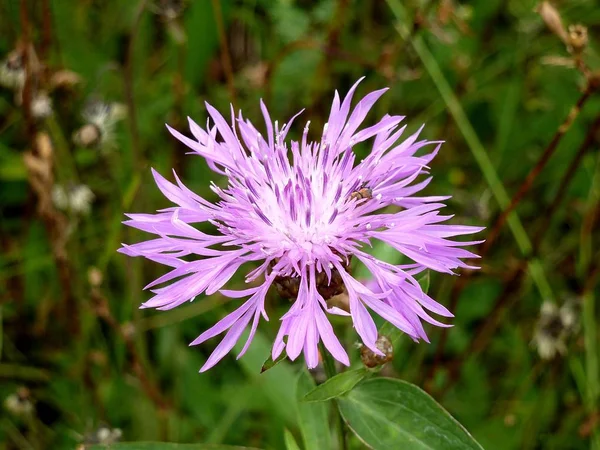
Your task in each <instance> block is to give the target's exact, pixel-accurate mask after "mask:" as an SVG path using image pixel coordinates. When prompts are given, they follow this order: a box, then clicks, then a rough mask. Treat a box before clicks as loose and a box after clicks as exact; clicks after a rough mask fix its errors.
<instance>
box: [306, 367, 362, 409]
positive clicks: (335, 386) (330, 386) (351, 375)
mask: <svg viewBox="0 0 600 450" xmlns="http://www.w3.org/2000/svg"><path fill="white" fill-rule="evenodd" d="M368 375H369V372H368V371H367V369H364V368H360V369H356V370H348V371H346V372H342V373H340V374H337V375H336V376H334V377H332V378H329V379H328V380H327V381H325V383H323V384H320V385H319V386H317V387H316V388H314V389H313V390H312V391H310V392H309V393H308V394H306V395H305V396H304V398H303V399H302V400H303V401H305V402H324V401H327V400H331V399H332V398H336V397H339V396H340V395H344V394H345V393H346V392H348V391H350V390H351V389H352V388H354V386H356V385H357V384H358V383H360V382H361V381H362V380H363V379H364V378H365V377H367V376H368Z"/></svg>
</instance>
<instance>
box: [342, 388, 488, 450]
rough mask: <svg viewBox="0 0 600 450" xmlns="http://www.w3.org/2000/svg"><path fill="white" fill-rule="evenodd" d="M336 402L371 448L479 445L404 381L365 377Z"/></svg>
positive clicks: (431, 449) (430, 449)
mask: <svg viewBox="0 0 600 450" xmlns="http://www.w3.org/2000/svg"><path fill="white" fill-rule="evenodd" d="M338 404H339V408H340V411H341V413H342V416H343V417H344V420H345V421H346V422H347V423H348V426H349V427H350V428H351V429H352V431H353V432H354V433H356V435H357V436H358V437H359V438H360V439H361V440H362V441H363V442H364V443H365V444H367V445H368V446H369V447H371V448H373V449H390V448H409V449H411V450H420V449H427V450H436V449H440V450H453V449H457V450H458V449H461V450H464V449H478V450H481V449H482V447H481V446H480V445H479V444H478V443H477V442H476V441H475V440H474V439H473V437H472V436H471V435H470V434H469V433H468V432H467V430H465V429H464V428H463V426H462V425H461V424H459V423H458V422H457V421H456V419H454V418H453V417H452V416H451V415H450V414H449V413H448V412H447V411H446V410H445V409H444V408H442V407H441V406H440V405H439V404H438V403H437V402H436V401H435V400H434V399H433V398H431V397H430V396H429V395H428V394H427V393H426V392H425V391H423V390H421V389H420V388H418V387H417V386H414V385H412V384H410V383H407V382H406V381H402V380H394V379H391V378H374V379H371V380H367V381H365V382H364V383H361V384H360V385H359V386H356V388H354V389H353V390H351V391H350V392H348V394H347V395H346V396H344V397H340V398H339V399H338Z"/></svg>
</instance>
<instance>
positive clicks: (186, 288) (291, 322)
mask: <svg viewBox="0 0 600 450" xmlns="http://www.w3.org/2000/svg"><path fill="white" fill-rule="evenodd" d="M359 82H360V80H359ZM357 86H358V82H357V83H356V84H355V85H354V86H353V87H352V89H350V92H349V93H348V95H347V96H346V97H345V98H344V100H343V101H340V98H339V96H338V93H337V92H336V94H335V97H334V100H333V105H332V107H331V112H330V114H329V119H328V121H327V124H325V126H324V129H323V133H322V135H321V137H320V139H319V140H318V141H316V142H311V141H309V140H308V133H309V124H310V122H308V123H307V124H306V127H305V128H304V133H303V135H302V139H301V141H300V142H296V141H290V142H286V136H287V134H288V132H289V130H290V127H291V124H292V122H293V120H294V119H295V118H296V117H297V115H296V116H294V117H293V118H292V119H291V120H290V121H289V122H288V123H286V124H284V125H283V126H281V127H279V126H278V123H277V121H275V123H273V122H272V121H271V118H270V117H269V113H268V111H267V108H266V107H265V105H264V104H263V103H262V102H261V109H262V113H263V116H264V120H265V123H266V135H265V136H264V137H263V135H262V134H261V133H260V132H259V131H257V129H256V128H255V127H254V125H252V123H251V122H250V121H249V120H246V119H244V118H243V117H242V115H241V113H240V114H239V115H238V117H237V119H236V118H235V113H234V111H233V109H232V111H231V121H232V125H229V124H228V123H227V122H226V120H225V119H224V118H223V117H222V116H221V115H220V114H219V113H218V112H217V111H216V110H215V109H214V108H213V107H212V106H210V105H209V104H207V105H206V108H207V109H208V113H209V114H210V117H211V118H212V121H213V122H214V125H212V126H211V125H210V124H207V128H206V130H203V129H202V128H200V127H199V126H198V125H197V124H196V123H195V122H193V121H192V120H190V121H189V124H190V129H191V132H192V134H193V136H194V139H190V138H188V137H186V136H184V135H183V134H181V133H179V132H178V131H176V130H174V129H172V128H170V127H169V131H170V132H171V133H172V134H173V136H175V137H176V138H177V139H179V140H180V141H181V142H183V143H184V144H185V145H187V146H188V147H190V148H191V149H192V150H193V151H194V152H195V153H197V154H198V155H200V156H202V157H203V158H205V159H206V161H207V163H208V165H209V166H210V168H211V169H212V170H213V171H215V172H217V173H219V174H222V175H225V176H226V177H227V179H228V184H227V187H226V188H225V189H221V188H220V187H218V186H217V185H215V184H214V183H211V189H212V190H213V192H215V194H216V195H217V196H218V197H219V201H218V202H217V203H211V202H209V201H207V200H205V199H204V198H202V197H200V196H198V195H197V194H195V193H194V192H192V191H190V190H189V189H188V188H187V187H185V186H184V185H183V183H182V182H181V181H180V180H179V178H178V177H177V175H175V174H174V177H175V181H176V184H174V183H171V182H170V181H167V180H166V179H165V178H163V177H162V176H161V175H159V174H158V173H157V172H156V171H154V170H153V171H152V173H153V175H154V178H155V180H156V183H157V185H158V187H159V189H160V190H161V191H162V193H163V194H164V195H165V196H166V197H167V198H168V199H169V200H171V201H172V202H173V203H175V204H176V205H177V206H175V207H172V208H167V209H163V210H159V211H158V212H157V213H156V214H129V215H128V217H129V218H130V220H128V221H126V222H125V223H126V224H127V225H129V226H132V227H135V228H138V229H140V230H144V231H147V232H149V233H153V234H155V235H156V236H157V237H156V238H155V239H151V240H148V241H144V242H141V243H138V244H133V245H123V248H121V249H120V251H121V252H122V253H125V254H127V255H130V256H144V257H146V258H148V259H151V260H153V261H156V262H159V263H161V264H165V265H168V266H171V267H172V268H173V269H172V270H171V271H170V272H168V273H167V274H166V275H163V276H162V277H160V278H158V279H157V280H155V281H153V282H152V283H150V284H149V285H148V286H147V288H153V289H152V292H153V293H154V296H153V297H152V298H150V299H149V300H148V301H147V302H146V303H144V304H143V305H142V307H145V308H157V309H161V310H165V309H171V308H175V307H176V306H179V305H181V304H182V303H184V302H187V301H191V300H193V299H194V298H195V297H196V296H197V295H200V294H202V293H204V294H206V295H211V294H214V293H215V292H217V291H220V292H221V294H223V295H225V296H228V297H232V298H246V297H247V299H246V300H245V301H244V302H243V303H242V304H241V306H239V307H238V308H237V309H236V310H235V311H233V312H232V313H231V314H229V315H227V316H226V317H225V318H223V319H222V320H221V321H219V322H218V323H217V324H216V325H214V326H213V327H212V328H210V329H208V330H206V331H205V332H204V333H202V334H201V335H200V336H199V337H198V338H197V339H196V340H194V341H193V342H192V343H191V345H196V344H200V343H202V342H204V341H206V340H207V339H210V338H212V337H214V336H217V335H218V334H221V333H225V332H226V334H225V337H224V338H223V340H222V341H221V342H220V343H219V345H218V346H217V347H216V349H215V350H214V352H213V353H212V355H211V356H210V357H209V358H208V360H207V361H206V363H205V364H204V366H203V367H202V369H201V370H200V371H201V372H202V371H205V370H207V369H209V368H211V367H212V366H214V365H215V364H216V363H217V362H218V361H219V360H221V359H222V358H223V357H224V356H225V355H226V354H227V353H228V352H229V351H230V350H231V349H232V348H233V346H234V345H235V343H236V342H237V340H238V339H239V337H240V335H241V334H242V332H243V331H244V329H246V328H247V327H248V325H249V324H250V323H251V328H250V335H249V337H248V339H247V341H246V344H245V346H244V348H243V349H242V351H241V352H240V354H239V356H238V358H239V357H240V356H242V355H243V354H244V352H245V351H246V349H247V348H248V345H249V344H250V342H251V340H252V337H253V336H254V333H255V332H256V328H257V326H258V322H259V320H260V317H261V316H263V317H264V318H265V320H268V317H267V313H266V311H265V295H266V294H267V291H268V290H269V287H271V286H272V285H275V286H276V287H277V290H278V291H279V292H280V294H282V295H283V296H287V297H289V298H291V299H292V300H293V303H292V304H291V307H290V309H289V311H287V312H286V313H285V314H284V315H283V317H281V326H280V328H279V333H278V335H277V337H276V339H275V343H274V345H273V351H272V357H273V358H277V357H278V356H279V355H280V354H281V352H282V351H283V350H284V349H285V351H286V353H287V356H288V357H289V358H290V359H292V360H294V359H296V358H297V357H298V356H299V355H300V353H304V357H305V359H306V363H307V365H308V367H310V368H312V367H315V366H316V365H317V363H318V348H317V346H318V343H319V341H320V340H322V341H323V344H324V345H325V347H326V348H327V350H328V351H329V352H330V353H331V354H332V355H333V356H334V357H335V358H336V359H337V360H338V361H340V362H342V363H343V364H346V365H348V364H349V360H348V355H347V354H346V351H345V350H344V348H343V347H342V345H341V344H340V342H339V340H338V338H337V337H336V335H335V333H334V331H333V328H332V326H331V324H330V323H329V320H328V318H327V314H339V315H346V316H350V317H351V320H352V323H353V325H354V328H355V329H356V331H357V332H358V334H359V335H360V337H361V339H362V341H363V343H364V345H366V346H367V347H368V348H370V349H371V350H373V351H374V352H375V353H379V351H378V350H377V348H376V347H375V341H376V340H377V328H376V326H375V322H374V321H373V319H372V317H371V314H370V312H369V310H372V311H374V312H375V313H377V314H379V315H380V316H382V317H383V318H384V319H385V320H387V321H389V322H391V323H392V324H393V325H395V326H396V327H398V328H399V329H400V330H402V331H403V332H405V333H406V334H408V335H409V336H411V337H412V338H413V339H414V340H419V339H424V340H426V341H427V335H426V334H425V330H424V329H423V326H422V321H426V322H429V323H431V324H434V325H437V326H449V325H446V324H443V323H441V322H438V321H437V320H436V319H434V318H433V317H431V316H430V315H429V313H430V312H432V313H435V314H437V315H440V316H444V317H452V314H451V313H450V311H448V310H447V309H446V308H445V307H444V306H442V305H440V304H439V303H437V302H436V301H435V300H433V299H432V298H431V297H429V296H428V295H427V294H425V293H424V292H423V290H422V289H421V287H420V285H419V283H418V282H417V281H416V280H415V278H414V277H415V275H416V274H418V273H419V272H422V271H424V270H426V269H432V270H436V271H438V272H445V273H450V274H451V273H453V270H454V269H457V268H459V267H467V268H473V267H472V266H469V265H467V264H465V263H464V262H462V261H461V259H465V258H475V257H477V256H476V255H474V254H473V253H471V252H469V251H467V250H464V249H462V248H460V247H463V246H466V245H471V244H474V243H476V242H456V241H451V240H449V239H448V238H451V237H453V236H459V235H464V234H471V233H475V232H478V231H480V230H481V229H482V228H479V227H472V226H460V225H446V224H443V222H445V221H446V220H448V219H449V218H451V217H452V216H447V215H441V214H440V212H439V209H440V208H442V207H443V206H444V204H443V203H441V201H443V200H446V199H448V198H449V197H419V196H415V194H417V193H418V192H419V191H421V190H422V189H423V188H425V186H427V185H428V184H429V182H430V181H431V178H427V179H425V180H423V181H420V182H416V180H417V178H418V177H419V176H420V175H422V174H426V173H427V169H428V167H427V164H429V162H430V161H431V160H432V159H433V157H434V156H435V154H436V153H437V152H438V150H439V148H440V146H441V143H442V142H441V141H426V140H417V139H418V136H419V133H420V131H421V129H422V128H421V129H419V131H417V132H416V133H415V134H413V135H412V136H409V137H408V138H405V139H404V140H403V141H399V139H400V137H401V136H402V135H403V133H404V130H405V126H404V127H399V124H400V122H401V121H402V120H403V118H404V117H402V116H389V115H386V116H385V117H383V118H382V119H381V120H380V121H379V122H378V123H377V124H375V125H373V126H371V127H367V128H363V129H360V130H359V128H360V126H361V124H362V122H363V120H364V119H365V116H366V115H367V113H368V112H369V110H370V109H371V107H372V106H373V104H374V103H375V102H376V101H377V99H379V97H381V95H383V93H384V92H385V91H386V90H387V89H381V90H379V91H375V92H372V93H370V94H368V95H367V96H366V97H364V98H363V99H362V100H361V101H360V102H359V103H358V104H357V105H356V106H355V107H354V109H353V110H352V111H351V108H350V103H351V100H352V95H353V94H354V91H355V90H356V88H357ZM367 140H371V141H372V144H370V145H371V146H372V148H371V152H370V154H369V155H368V156H367V157H366V158H365V159H363V160H361V161H359V162H358V163H356V162H355V158H356V155H355V154H354V152H353V147H354V146H355V145H357V144H359V143H361V142H364V141H367ZM425 147H427V148H432V149H433V151H431V152H429V153H424V152H419V151H420V150H422V149H424V148H425ZM417 153H423V154H421V156H417ZM207 221H208V222H210V223H211V224H213V225H214V227H215V228H216V230H217V232H216V233H215V234H205V233H203V232H201V231H199V230H198V229H196V228H195V227H194V226H193V225H192V224H198V223H201V222H207ZM374 239H378V240H380V241H382V242H384V243H385V244H387V245H390V246H391V247H393V248H394V249H396V250H397V251H399V252H400V253H402V254H403V255H405V256H406V257H407V258H409V259H410V260H412V261H413V262H412V263H410V264H404V265H392V264H388V263H386V262H383V261H381V260H378V259H377V258H375V257H373V256H371V255H370V254H368V253H367V252H365V250H364V249H365V247H369V246H370V244H371V241H373V240H374ZM353 258H354V259H356V260H358V261H360V263H362V264H364V265H365V266H366V268H367V269H368V270H369V271H370V272H371V274H372V275H373V282H372V283H370V284H369V285H373V286H374V288H373V289H371V288H369V287H367V286H365V285H364V284H362V283H361V282H359V281H357V280H356V279H355V278H354V277H353V276H352V275H351V273H350V270H349V267H350V262H351V261H350V260H351V259H353ZM248 263H249V264H248ZM246 264H248V265H254V268H253V269H252V270H251V271H250V272H249V273H248V274H247V275H246V281H247V282H248V283H250V282H255V283H253V284H258V285H257V286H256V287H252V288H249V289H245V290H242V291H231V290H224V289H222V288H223V286H224V285H225V284H226V283H227V281H228V280H229V279H230V278H231V277H232V276H233V274H234V273H235V272H236V271H237V270H238V269H240V268H241V266H243V265H246ZM256 266H258V267H256ZM257 280H260V281H257ZM158 285H163V286H162V287H158V288H157V287H156V286H158ZM342 292H344V293H347V298H348V306H349V307H348V308H346V309H347V311H348V312H346V311H344V310H343V309H340V308H337V307H333V306H331V304H330V303H328V300H329V299H330V298H332V297H333V296H334V295H336V294H339V293H342ZM286 337H287V339H285V338H286Z"/></svg>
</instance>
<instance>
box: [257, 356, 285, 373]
mask: <svg viewBox="0 0 600 450" xmlns="http://www.w3.org/2000/svg"><path fill="white" fill-rule="evenodd" d="M285 358H286V354H285V353H282V354H281V355H279V357H278V358H277V359H276V360H274V361H273V357H272V356H271V354H269V357H268V358H267V360H266V361H265V362H264V363H263V365H262V367H261V368H260V373H263V372H266V371H267V370H269V369H271V368H273V367H275V366H276V365H277V364H279V363H280V362H281V361H283V360H284V359H285Z"/></svg>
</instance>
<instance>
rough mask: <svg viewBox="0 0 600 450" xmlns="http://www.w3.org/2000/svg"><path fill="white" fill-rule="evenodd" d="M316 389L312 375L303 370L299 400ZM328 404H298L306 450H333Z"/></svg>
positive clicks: (297, 393) (299, 419) (298, 393)
mask: <svg viewBox="0 0 600 450" xmlns="http://www.w3.org/2000/svg"><path fill="white" fill-rule="evenodd" d="M314 388H315V382H314V380H313V379H312V377H311V376H310V374H309V373H308V372H307V371H306V370H303V371H302V372H300V375H299V376H298V384H297V387H296V395H297V398H298V400H302V399H303V398H304V396H305V395H306V393H307V392H310V391H312V390H313V389H314ZM328 406H329V405H328V404H326V403H303V402H301V401H299V402H298V423H299V425H300V432H301V433H302V439H304V448H306V449H313V448H315V449H317V448H322V449H326V448H331V437H330V432H329V423H328V420H327V407H328Z"/></svg>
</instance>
